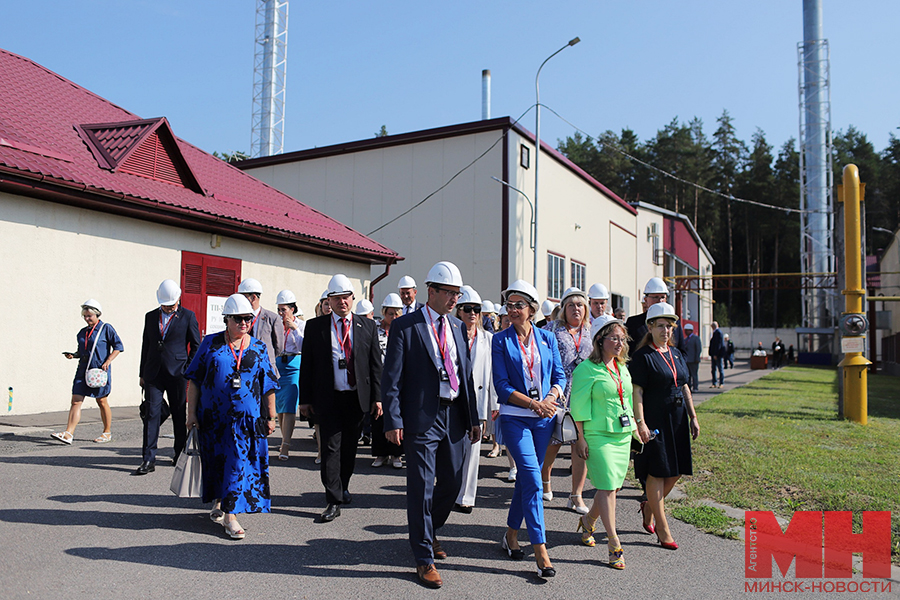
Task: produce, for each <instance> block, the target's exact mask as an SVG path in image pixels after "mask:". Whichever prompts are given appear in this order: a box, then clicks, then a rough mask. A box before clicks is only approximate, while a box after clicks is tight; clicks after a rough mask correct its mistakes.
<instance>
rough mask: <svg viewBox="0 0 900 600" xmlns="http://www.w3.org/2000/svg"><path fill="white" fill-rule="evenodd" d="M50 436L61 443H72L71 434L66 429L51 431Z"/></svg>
mask: <svg viewBox="0 0 900 600" xmlns="http://www.w3.org/2000/svg"><path fill="white" fill-rule="evenodd" d="M50 437H52V438H54V439H57V440H59V441H61V442H62V443H63V444H69V445H70V446H71V445H72V439H73V436H72V434H71V433H69V432H68V431H60V432H59V433H51V434H50Z"/></svg>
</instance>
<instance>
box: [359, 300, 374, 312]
mask: <svg viewBox="0 0 900 600" xmlns="http://www.w3.org/2000/svg"><path fill="white" fill-rule="evenodd" d="M374 310H375V306H374V305H372V303H371V302H369V301H368V300H366V299H365V298H363V299H362V300H360V301H359V302H357V303H356V314H358V315H361V316H365V315H367V314H369V313H370V312H372V311H374Z"/></svg>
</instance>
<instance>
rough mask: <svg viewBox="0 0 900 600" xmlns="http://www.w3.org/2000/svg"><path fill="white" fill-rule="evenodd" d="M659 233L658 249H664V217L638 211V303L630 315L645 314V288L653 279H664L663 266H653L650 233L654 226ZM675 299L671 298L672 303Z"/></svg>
mask: <svg viewBox="0 0 900 600" xmlns="http://www.w3.org/2000/svg"><path fill="white" fill-rule="evenodd" d="M654 223H655V224H656V230H657V231H658V232H659V240H658V248H660V249H662V248H663V224H664V217H663V215H661V214H660V213H658V212H655V211H652V210H641V209H638V214H637V241H636V243H637V261H636V264H637V278H636V280H635V288H634V294H635V295H634V298H635V300H636V302H635V303H634V304H633V305H632V306H631V310H630V311H629V313H630V314H631V315H637V314H640V313H642V312H644V309H643V307H642V306H641V299H642V298H643V290H644V286H645V285H646V284H647V282H648V281H650V279H652V278H653V277H664V276H665V272H664V270H663V264H659V265H655V264H653V238H652V237H651V236H650V231H651V228H652V226H653V224H654ZM663 262H664V261H663ZM671 300H673V298H670V301H671Z"/></svg>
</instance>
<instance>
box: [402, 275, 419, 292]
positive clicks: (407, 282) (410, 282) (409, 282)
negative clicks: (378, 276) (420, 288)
mask: <svg viewBox="0 0 900 600" xmlns="http://www.w3.org/2000/svg"><path fill="white" fill-rule="evenodd" d="M415 287H416V280H415V279H413V278H412V277H410V276H409V275H404V276H403V277H401V278H400V283H398V284H397V289H398V290H403V289H406V288H415Z"/></svg>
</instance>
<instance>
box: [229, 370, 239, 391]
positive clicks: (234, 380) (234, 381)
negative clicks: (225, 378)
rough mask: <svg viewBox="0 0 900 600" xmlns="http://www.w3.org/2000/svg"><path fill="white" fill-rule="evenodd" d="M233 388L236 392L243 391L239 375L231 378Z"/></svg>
mask: <svg viewBox="0 0 900 600" xmlns="http://www.w3.org/2000/svg"><path fill="white" fill-rule="evenodd" d="M231 387H232V388H234V389H236V390H239V389H241V376H240V375H238V374H237V373H235V374H234V375H232V376H231Z"/></svg>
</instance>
